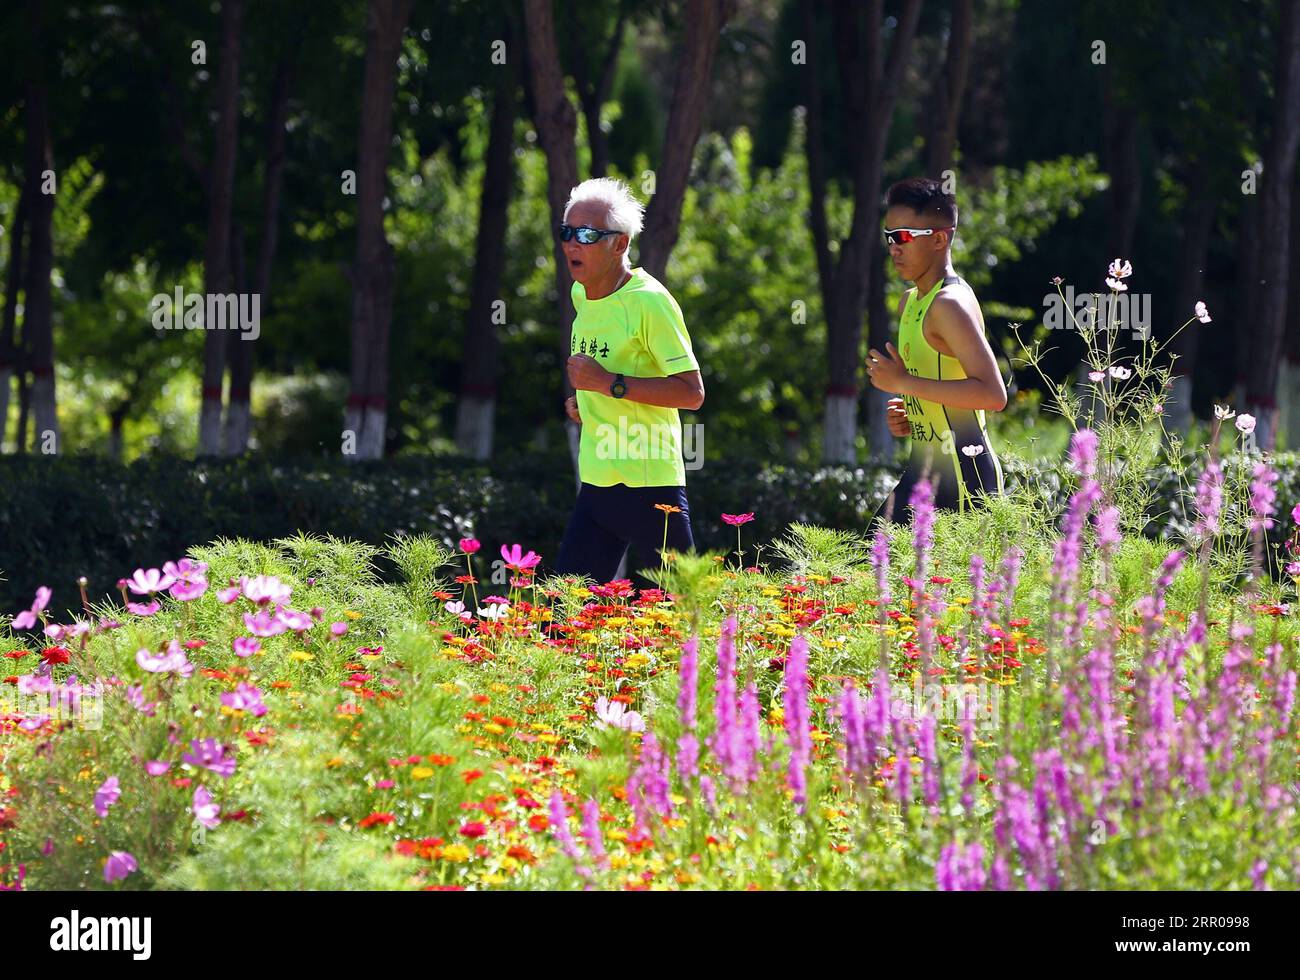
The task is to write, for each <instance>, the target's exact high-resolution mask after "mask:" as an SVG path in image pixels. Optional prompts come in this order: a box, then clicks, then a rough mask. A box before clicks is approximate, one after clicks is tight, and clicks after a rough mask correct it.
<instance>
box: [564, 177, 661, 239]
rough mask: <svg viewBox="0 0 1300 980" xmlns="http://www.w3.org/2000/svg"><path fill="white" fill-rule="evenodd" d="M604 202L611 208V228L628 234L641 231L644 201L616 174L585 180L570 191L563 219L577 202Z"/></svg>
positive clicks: (607, 222)
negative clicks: (615, 175) (638, 198)
mask: <svg viewBox="0 0 1300 980" xmlns="http://www.w3.org/2000/svg"><path fill="white" fill-rule="evenodd" d="M584 203H594V204H603V205H605V206H606V207H607V208H609V217H608V218H607V219H606V224H608V226H609V229H608V230H610V231H621V232H623V234H625V235H627V236H628V237H629V238H635V237H636V236H637V235H638V234H640V232H641V226H642V216H643V215H644V213H645V205H643V204H642V203H641V202H640V201H638V200H637V199H636V198H635V197H633V196H632V191H631V189H630V188H629V187H628V186H627V184H625V183H623V181H621V180H619V179H618V178H617V177H593V178H591V179H590V180H584V181H583V182H582V183H581V184H579V185H578V186H577V187H575V188H574V189H573V190H571V191H570V192H569V203H568V204H566V205H565V206H564V220H565V222H567V221H568V220H569V211H570V209H572V207H573V206H574V205H575V204H584Z"/></svg>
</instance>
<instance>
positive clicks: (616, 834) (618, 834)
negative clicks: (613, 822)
mask: <svg viewBox="0 0 1300 980" xmlns="http://www.w3.org/2000/svg"><path fill="white" fill-rule="evenodd" d="M605 836H606V837H608V838H609V839H610V840H627V831H626V830H621V829H619V828H618V827H615V828H614V829H613V830H611V831H609V833H607V834H606V835H605Z"/></svg>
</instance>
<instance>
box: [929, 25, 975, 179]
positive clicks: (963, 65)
mask: <svg viewBox="0 0 1300 980" xmlns="http://www.w3.org/2000/svg"><path fill="white" fill-rule="evenodd" d="M973 7H974V0H952V16H951V19H950V21H949V26H948V51H947V54H946V56H945V57H944V63H943V71H942V72H941V73H940V74H939V76H938V77H937V78H936V79H935V81H934V89H933V91H932V93H931V96H930V112H929V131H928V133H927V135H926V140H925V159H926V172H927V173H928V174H929V175H930V176H931V177H933V178H935V179H936V180H938V179H941V176H942V174H943V172H944V171H945V170H947V169H949V168H950V167H951V166H952V163H953V151H954V149H955V148H956V146H957V122H958V120H959V119H960V118H961V103H962V96H963V95H964V94H965V91H966V74H967V69H968V68H969V66H970V48H971V34H972V26H973V22H974V16H973V12H972V8H973Z"/></svg>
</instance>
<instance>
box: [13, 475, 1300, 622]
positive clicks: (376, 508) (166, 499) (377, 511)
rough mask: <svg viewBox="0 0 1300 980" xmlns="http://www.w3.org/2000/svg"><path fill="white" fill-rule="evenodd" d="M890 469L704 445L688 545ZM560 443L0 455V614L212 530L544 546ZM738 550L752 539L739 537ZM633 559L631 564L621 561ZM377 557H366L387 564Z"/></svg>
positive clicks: (1047, 498) (823, 508)
mask: <svg viewBox="0 0 1300 980" xmlns="http://www.w3.org/2000/svg"><path fill="white" fill-rule="evenodd" d="M1277 462H1278V464H1279V467H1280V469H1281V470H1282V484H1281V485H1280V487H1279V494H1278V497H1279V504H1280V505H1281V504H1285V506H1286V508H1287V510H1289V509H1290V507H1291V506H1292V504H1293V503H1294V502H1295V501H1296V500H1297V499H1300V465H1298V464H1297V459H1296V456H1295V455H1294V454H1286V455H1284V456H1282V457H1279V459H1278V461H1277ZM1058 466H1059V464H1058V463H1057V462H1056V461H1052V462H1051V463H1044V464H1043V465H1042V466H1041V467H1038V468H1035V467H1030V466H1025V465H1024V464H1017V463H1014V462H1012V463H1009V464H1008V465H1007V467H1006V471H1007V476H1008V478H1009V480H1010V481H1011V482H1012V483H1030V484H1032V485H1033V486H1034V487H1035V489H1036V492H1038V493H1040V494H1041V495H1042V496H1043V498H1044V506H1047V507H1050V508H1058V507H1060V506H1061V505H1062V504H1063V503H1064V497H1065V495H1066V494H1067V493H1068V483H1066V481H1063V480H1062V479H1061V478H1060V473H1059V470H1058V469H1057V467H1058ZM895 478H896V474H895V471H893V470H890V469H888V468H885V467H882V466H880V465H874V466H871V467H867V468H860V469H848V468H843V467H821V468H792V467H787V466H782V465H771V464H766V463H762V462H758V461H752V460H730V461H710V462H709V463H708V464H707V465H706V466H705V467H704V468H702V469H700V470H698V471H695V472H692V473H689V474H688V475H687V484H688V492H689V496H690V501H691V512H692V523H693V527H694V530H695V536H696V543H697V547H699V548H700V549H702V550H703V549H720V550H729V549H731V548H734V547H735V532H734V530H733V529H732V528H730V527H727V526H726V525H724V524H722V522H721V521H720V520H719V515H720V514H722V513H723V512H727V513H740V512H746V511H753V512H754V513H755V514H756V520H755V522H754V523H753V524H750V525H748V526H747V527H746V529H745V547H746V549H750V548H751V547H752V545H753V544H754V543H755V542H764V541H769V540H771V539H773V538H776V537H780V536H781V535H782V534H783V533H784V530H785V528H786V526H787V525H788V524H789V523H790V522H792V521H803V522H807V523H815V524H821V525H825V526H828V527H836V528H845V529H859V530H860V529H862V528H863V527H865V525H866V523H867V521H868V520H869V519H870V517H871V515H872V513H873V512H874V510H875V508H876V506H877V504H878V502H879V501H880V500H881V499H882V498H883V497H884V495H885V493H886V492H888V490H889V488H890V487H891V486H892V485H893V481H894V479H895ZM1152 479H1154V480H1156V481H1157V482H1158V483H1159V484H1160V486H1161V501H1160V504H1159V506H1158V507H1157V508H1155V509H1156V510H1157V511H1160V512H1163V514H1162V516H1161V518H1160V520H1158V521H1156V522H1154V523H1153V525H1152V528H1149V531H1150V532H1152V533H1156V534H1159V533H1161V532H1162V529H1163V528H1165V527H1167V526H1176V525H1177V523H1178V521H1179V520H1180V519H1181V518H1182V513H1181V508H1180V506H1179V505H1178V503H1177V498H1176V494H1175V493H1174V491H1175V490H1176V486H1177V484H1176V480H1175V479H1174V474H1173V471H1172V469H1169V468H1162V469H1160V470H1155V471H1153V472H1152ZM574 490H575V486H574V482H573V475H572V469H571V468H570V464H569V461H568V457H567V456H554V455H551V456H532V457H514V458H511V459H508V460H502V461H498V462H494V463H493V464H492V465H491V466H486V465H483V464H480V463H475V462H472V461H469V460H465V459H459V458H454V457H438V456H408V457H399V458H397V459H392V460H385V461H381V462H357V463H347V462H344V461H343V460H341V459H339V458H331V459H296V460H291V459H282V458H269V457H256V456H253V457H242V458H239V459H233V460H228V459H220V460H210V461H197V462H196V461H195V460H192V459H184V458H177V457H169V456H153V457H148V458H142V459H139V460H137V461H135V462H133V463H131V464H128V465H126V466H123V465H120V464H116V463H113V462H110V461H108V460H106V459H104V458H103V457H98V456H89V455H84V456H64V457H42V456H26V457H24V456H6V457H2V458H0V575H3V579H4V580H3V581H0V615H8V614H12V613H14V612H17V611H18V610H19V609H22V608H25V607H26V606H27V605H28V604H29V603H30V602H31V598H32V595H33V593H34V592H35V589H36V587H37V586H38V585H49V586H50V587H51V588H53V589H54V591H55V597H54V602H53V607H54V609H55V610H56V612H55V615H56V616H61V611H62V610H65V609H70V608H79V607H80V600H79V597H78V594H77V587H76V580H77V578H78V576H80V575H85V576H86V577H87V578H88V579H89V589H88V591H89V593H90V596H91V599H92V601H96V600H98V599H100V598H101V597H103V596H106V595H116V593H115V590H114V583H115V582H116V581H117V579H118V578H120V577H122V576H124V575H129V574H130V573H131V571H132V570H134V569H135V568H137V567H140V566H143V567H150V566H161V565H162V563H163V562H165V561H167V560H169V559H170V560H174V559H177V558H180V557H182V556H184V555H185V554H186V552H187V551H188V549H189V548H190V547H191V546H193V545H196V544H205V543H207V542H210V541H212V540H214V539H216V538H220V537H226V538H233V537H244V538H250V539H253V540H269V539H272V538H277V537H284V536H288V535H292V534H293V533H295V532H297V531H304V532H309V533H310V532H315V533H320V534H333V535H335V536H337V537H343V538H353V539H357V540H361V541H366V542H369V543H371V544H375V545H382V544H384V542H385V541H386V540H387V539H389V538H390V537H391V536H392V535H394V534H399V533H412V534H413V533H429V534H433V535H435V536H437V537H438V538H440V539H442V540H444V541H446V542H448V543H451V544H454V543H455V541H456V540H457V539H459V538H460V537H462V536H465V535H467V534H471V533H473V534H474V535H476V536H477V537H479V538H480V539H481V540H482V541H483V545H484V550H485V553H487V554H495V553H496V552H497V551H498V549H499V548H500V545H501V544H503V543H514V542H518V543H520V544H522V545H524V546H525V547H527V548H532V549H534V550H536V551H537V552H539V553H540V554H541V555H542V556H543V558H544V559H553V558H554V557H555V555H556V551H557V549H558V546H559V542H560V538H561V536H562V535H563V532H564V524H565V521H566V519H567V518H568V514H569V510H570V508H571V506H572V503H573V496H574ZM749 553H750V554H751V555H752V554H753V552H752V551H750V552H749ZM633 567H637V566H635V565H634V566H633ZM390 571H391V570H390V569H384V568H381V573H383V574H385V575H387V574H388V573H389V572H390Z"/></svg>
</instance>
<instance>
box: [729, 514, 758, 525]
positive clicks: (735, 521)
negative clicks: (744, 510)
mask: <svg viewBox="0 0 1300 980" xmlns="http://www.w3.org/2000/svg"><path fill="white" fill-rule="evenodd" d="M753 519H754V515H753V514H723V515H722V520H723V522H724V523H726V524H730V525H731V526H732V527H740V526H741V525H742V524H748V523H749V522H750V521H752V520H753Z"/></svg>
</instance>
